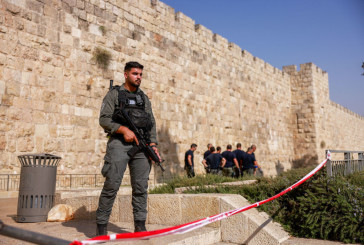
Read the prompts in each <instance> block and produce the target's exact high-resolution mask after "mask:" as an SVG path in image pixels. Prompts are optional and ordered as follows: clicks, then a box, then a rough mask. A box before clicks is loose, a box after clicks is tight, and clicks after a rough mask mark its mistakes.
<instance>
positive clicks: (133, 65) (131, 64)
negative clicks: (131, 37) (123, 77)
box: [124, 61, 144, 72]
mask: <svg viewBox="0 0 364 245" xmlns="http://www.w3.org/2000/svg"><path fill="white" fill-rule="evenodd" d="M131 68H139V69H142V70H143V68H144V66H143V65H142V64H139V63H138V62H136V61H130V62H128V63H126V64H125V67H124V72H125V71H130V70H131Z"/></svg>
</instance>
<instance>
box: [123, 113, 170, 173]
mask: <svg viewBox="0 0 364 245" xmlns="http://www.w3.org/2000/svg"><path fill="white" fill-rule="evenodd" d="M121 113H122V115H123V117H124V118H125V120H126V122H127V123H128V124H129V126H130V129H131V131H133V132H134V134H135V136H136V137H137V138H138V141H139V145H135V146H133V148H131V149H130V150H129V151H128V152H127V153H128V155H129V156H130V157H134V156H135V154H137V153H138V152H139V151H140V150H143V151H144V152H145V153H146V154H147V156H148V157H150V159H152V160H153V161H154V162H155V163H156V164H157V166H159V167H160V168H161V170H162V172H164V168H163V167H162V165H161V163H162V162H163V160H162V159H161V157H160V156H159V154H157V153H155V151H154V149H153V147H151V146H150V145H148V143H147V140H146V139H145V137H144V134H143V130H142V129H138V128H137V127H136V126H135V124H134V122H133V121H132V120H131V118H130V117H129V115H128V113H127V112H126V111H125V110H124V109H122V110H121Z"/></svg>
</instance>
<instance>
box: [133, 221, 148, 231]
mask: <svg viewBox="0 0 364 245" xmlns="http://www.w3.org/2000/svg"><path fill="white" fill-rule="evenodd" d="M134 227H135V229H134V232H140V231H147V228H145V220H134Z"/></svg>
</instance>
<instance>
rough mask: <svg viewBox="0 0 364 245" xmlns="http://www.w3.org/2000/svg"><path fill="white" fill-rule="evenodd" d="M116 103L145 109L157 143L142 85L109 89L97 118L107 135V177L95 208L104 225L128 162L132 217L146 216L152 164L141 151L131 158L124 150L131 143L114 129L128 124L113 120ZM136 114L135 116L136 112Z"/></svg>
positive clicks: (129, 147) (149, 133) (153, 121)
mask: <svg viewBox="0 0 364 245" xmlns="http://www.w3.org/2000/svg"><path fill="white" fill-rule="evenodd" d="M121 95H122V96H121ZM122 100H124V101H126V102H125V104H124V105H120V103H119V101H122ZM119 106H123V108H128V109H129V110H130V111H134V110H135V111H136V110H138V109H139V110H143V112H146V113H147V114H148V115H149V116H150V127H149V128H148V130H147V131H148V132H146V133H147V134H148V136H149V138H150V142H152V143H157V137H156V135H157V134H156V125H155V119H154V116H153V112H152V106H151V103H150V101H149V99H148V97H147V96H146V95H145V94H144V93H143V92H142V91H141V89H139V88H138V89H137V90H136V91H135V92H134V93H132V92H129V91H128V90H126V89H125V88H124V85H122V86H120V87H117V88H114V89H112V90H110V91H109V92H108V93H107V95H106V96H105V98H104V100H103V103H102V107H101V111H100V119H99V120H100V121H99V122H100V125H101V127H103V128H104V130H105V131H106V132H108V133H109V136H110V138H109V141H108V142H107V148H106V154H105V157H104V160H105V163H104V166H103V168H102V170H101V172H102V174H103V175H104V177H106V180H105V183H104V187H103V189H102V192H101V195H100V199H99V206H98V209H97V211H96V223H97V224H102V225H106V224H107V223H108V221H109V217H110V214H111V210H112V206H113V204H114V200H115V197H116V194H117V192H118V190H119V187H120V185H121V181H122V178H123V175H124V172H125V170H126V166H127V164H129V169H130V177H131V186H132V206H133V215H134V221H145V220H146V218H147V189H148V178H149V173H150V169H151V164H150V161H149V160H148V159H147V157H146V156H145V154H144V153H143V152H138V153H137V154H136V155H135V156H134V157H133V158H130V157H129V156H128V154H127V152H128V151H129V150H130V149H131V148H132V147H133V143H128V142H125V140H124V137H123V135H122V134H116V133H115V132H116V131H117V130H118V129H119V127H120V126H127V125H126V124H125V125H124V124H123V122H120V121H118V122H116V121H115V118H114V119H113V114H114V111H115V109H116V108H118V107H119ZM136 115H137V116H138V113H136Z"/></svg>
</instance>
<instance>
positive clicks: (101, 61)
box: [92, 47, 111, 70]
mask: <svg viewBox="0 0 364 245" xmlns="http://www.w3.org/2000/svg"><path fill="white" fill-rule="evenodd" d="M92 60H94V61H95V62H96V64H97V65H98V66H99V67H100V68H101V69H103V70H107V68H108V67H109V64H110V60H111V53H110V52H109V51H107V50H105V49H102V48H99V47H97V48H95V50H94V52H93V57H92Z"/></svg>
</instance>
